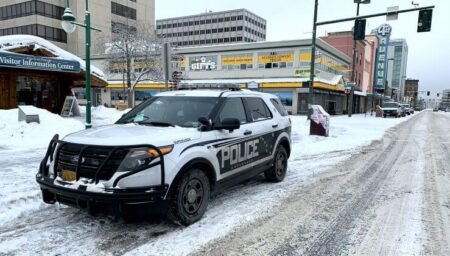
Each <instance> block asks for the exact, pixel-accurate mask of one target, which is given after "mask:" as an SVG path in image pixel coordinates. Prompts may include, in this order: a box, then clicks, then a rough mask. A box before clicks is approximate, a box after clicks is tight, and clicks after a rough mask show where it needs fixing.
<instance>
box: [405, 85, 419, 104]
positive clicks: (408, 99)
mask: <svg viewBox="0 0 450 256" xmlns="http://www.w3.org/2000/svg"><path fill="white" fill-rule="evenodd" d="M403 95H404V102H405V103H409V104H413V105H416V101H417V96H418V95H419V80H418V79H406V80H405V91H404V92H403Z"/></svg>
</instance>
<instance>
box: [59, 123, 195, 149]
mask: <svg viewBox="0 0 450 256" xmlns="http://www.w3.org/2000/svg"><path fill="white" fill-rule="evenodd" d="M200 137H201V133H200V132H199V131H198V130H197V129H195V128H182V127H159V126H148V125H138V124H133V123H130V124H113V125H106V126H100V127H96V128H91V129H87V130H82V131H79V132H75V133H71V134H69V135H67V136H66V137H64V138H63V141H67V142H72V143H78V144H85V145H99V146H128V145H140V144H151V145H154V146H157V147H159V146H165V145H170V144H174V141H179V140H184V139H190V140H191V141H192V140H196V139H199V138H200Z"/></svg>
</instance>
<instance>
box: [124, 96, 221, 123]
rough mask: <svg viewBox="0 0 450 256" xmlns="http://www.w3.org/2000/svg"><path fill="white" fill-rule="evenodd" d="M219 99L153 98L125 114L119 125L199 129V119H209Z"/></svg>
mask: <svg viewBox="0 0 450 256" xmlns="http://www.w3.org/2000/svg"><path fill="white" fill-rule="evenodd" d="M217 100H218V98H217V97H184V96H183V97H179V96H166V97H157V96H156V97H153V98H152V99H150V100H149V101H147V102H144V103H143V104H141V105H139V106H137V107H136V108H134V109H133V110H131V111H130V112H128V113H127V114H125V115H124V116H123V117H122V118H121V119H119V121H117V123H118V124H126V123H138V124H141V125H153V126H181V127H198V126H199V122H198V118H199V117H208V116H209V113H210V112H211V110H212V109H213V107H214V105H215V104H216V102H217Z"/></svg>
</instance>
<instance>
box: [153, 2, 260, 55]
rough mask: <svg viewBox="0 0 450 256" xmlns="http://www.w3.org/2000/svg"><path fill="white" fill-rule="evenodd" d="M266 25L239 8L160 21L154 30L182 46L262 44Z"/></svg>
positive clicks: (176, 44) (257, 17)
mask: <svg viewBox="0 0 450 256" xmlns="http://www.w3.org/2000/svg"><path fill="white" fill-rule="evenodd" d="M266 24H267V22H266V20H265V19H264V18H261V17H260V16H258V15H256V14H253V13H252V12H250V11H248V10H246V9H238V10H230V11H223V12H211V11H210V12H206V13H202V14H198V15H190V16H183V17H176V18H170V19H161V20H157V21H156V28H157V34H158V36H159V37H160V38H165V39H166V40H168V41H169V42H171V43H172V45H174V46H179V47H181V46H198V45H215V44H229V43H242V42H258V41H265V39H266Z"/></svg>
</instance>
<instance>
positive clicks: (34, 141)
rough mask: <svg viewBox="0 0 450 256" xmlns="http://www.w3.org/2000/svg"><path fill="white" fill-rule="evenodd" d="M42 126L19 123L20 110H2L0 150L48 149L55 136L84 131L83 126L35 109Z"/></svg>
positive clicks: (76, 121) (0, 118)
mask: <svg viewBox="0 0 450 256" xmlns="http://www.w3.org/2000/svg"><path fill="white" fill-rule="evenodd" d="M35 109H36V111H37V113H38V114H39V120H40V124H38V123H28V124H27V123H26V122H25V121H21V122H19V121H18V109H17V108H16V109H11V110H0V148H41V147H47V146H48V143H49V142H50V140H51V138H52V137H53V136H54V135H55V134H59V135H60V137H62V136H65V135H67V134H69V133H72V132H75V131H79V130H82V129H83V128H84V126H83V124H82V123H81V122H80V121H78V120H74V119H70V118H63V117H61V116H59V115H56V114H53V113H50V112H48V111H47V110H44V109H39V108H35Z"/></svg>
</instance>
